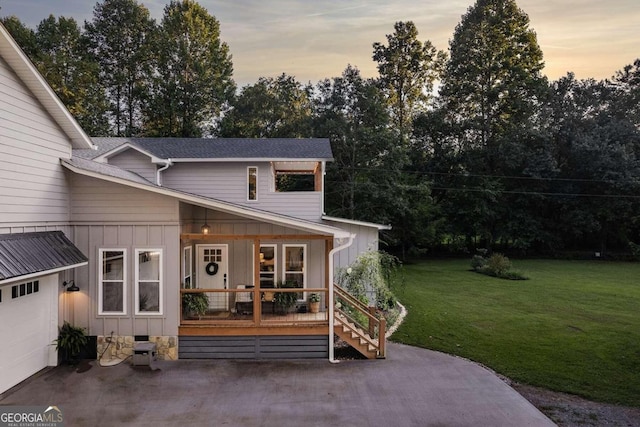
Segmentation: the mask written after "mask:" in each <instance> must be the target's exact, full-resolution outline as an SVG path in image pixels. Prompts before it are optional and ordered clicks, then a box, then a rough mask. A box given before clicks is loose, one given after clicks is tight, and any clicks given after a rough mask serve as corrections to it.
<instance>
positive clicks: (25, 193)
mask: <svg viewBox="0 0 640 427" xmlns="http://www.w3.org/2000/svg"><path fill="white" fill-rule="evenodd" d="M70 157H71V145H70V141H69V140H68V138H67V137H66V136H65V134H64V133H63V132H62V130H61V129H60V128H59V127H58V125H57V124H56V123H55V122H54V121H53V119H52V118H51V117H50V116H49V115H48V113H47V112H46V111H45V110H44V109H43V108H42V106H41V105H40V103H39V102H38V101H37V100H36V98H35V97H34V96H33V95H32V94H31V93H30V92H29V90H28V89H27V88H26V87H25V86H24V85H23V84H22V82H21V81H20V80H19V79H18V77H17V76H16V75H15V74H14V73H13V71H12V70H11V69H10V68H9V66H8V64H7V63H6V62H5V61H4V60H2V59H1V58H0V158H1V159H2V170H0V217H1V218H2V223H3V225H4V226H8V224H20V225H24V226H26V225H28V224H34V223H36V224H37V223H44V222H47V223H62V224H64V223H67V222H68V221H69V208H68V202H69V192H68V182H67V179H66V176H65V172H64V170H63V168H62V166H61V165H60V159H68V158H70Z"/></svg>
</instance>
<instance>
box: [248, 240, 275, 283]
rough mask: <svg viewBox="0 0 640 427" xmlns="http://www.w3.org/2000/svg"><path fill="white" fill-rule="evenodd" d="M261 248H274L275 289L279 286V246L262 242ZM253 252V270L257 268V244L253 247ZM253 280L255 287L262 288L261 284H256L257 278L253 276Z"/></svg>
mask: <svg viewBox="0 0 640 427" xmlns="http://www.w3.org/2000/svg"><path fill="white" fill-rule="evenodd" d="M260 247H261V248H262V247H265V248H273V287H274V288H275V287H276V286H277V284H278V244H277V243H262V242H260ZM251 248H252V249H253V250H252V253H253V255H252V259H253V263H252V264H251V265H252V266H253V268H255V266H256V245H255V243H254V244H252V245H251ZM252 276H253V277H252V279H251V282H252V283H253V286H254V287H260V286H259V285H260V284H259V283H256V282H255V280H256V279H255V276H254V275H252Z"/></svg>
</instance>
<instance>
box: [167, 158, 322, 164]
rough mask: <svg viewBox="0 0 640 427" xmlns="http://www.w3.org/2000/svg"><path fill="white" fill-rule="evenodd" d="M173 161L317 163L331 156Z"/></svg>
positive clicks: (174, 160) (179, 161)
mask: <svg viewBox="0 0 640 427" xmlns="http://www.w3.org/2000/svg"><path fill="white" fill-rule="evenodd" d="M171 161H172V162H174V163H220V162H224V163H254V162H305V163H317V162H326V161H333V158H316V157H290V158H287V157H181V158H175V157H172V158H171Z"/></svg>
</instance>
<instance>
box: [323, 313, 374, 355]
mask: <svg viewBox="0 0 640 427" xmlns="http://www.w3.org/2000/svg"><path fill="white" fill-rule="evenodd" d="M334 327H335V328H334V332H335V333H336V335H338V336H339V337H340V338H341V339H342V340H344V341H345V342H346V343H347V344H349V345H350V346H351V347H353V348H354V349H356V350H357V351H358V352H360V353H361V354H362V355H363V356H365V357H366V358H367V359H377V358H380V354H379V352H378V340H376V339H372V338H370V337H369V336H368V334H366V333H365V332H364V331H363V330H362V329H361V328H359V327H358V326H357V325H355V324H354V323H352V322H349V320H348V319H347V318H346V317H344V316H342V315H340V314H339V313H336V315H335V317H334Z"/></svg>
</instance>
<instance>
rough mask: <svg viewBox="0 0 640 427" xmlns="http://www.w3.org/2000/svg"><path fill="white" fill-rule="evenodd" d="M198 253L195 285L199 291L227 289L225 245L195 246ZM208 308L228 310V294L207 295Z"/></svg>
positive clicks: (227, 265) (226, 251) (227, 269)
mask: <svg viewBox="0 0 640 427" xmlns="http://www.w3.org/2000/svg"><path fill="white" fill-rule="evenodd" d="M196 247H197V252H198V261H197V263H196V269H197V285H198V288H199V289H228V288H229V277H228V276H229V263H228V257H227V254H228V246H227V245H196ZM207 295H208V296H209V308H211V309H213V310H228V309H229V294H228V293H226V292H216V293H209V294H207Z"/></svg>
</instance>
